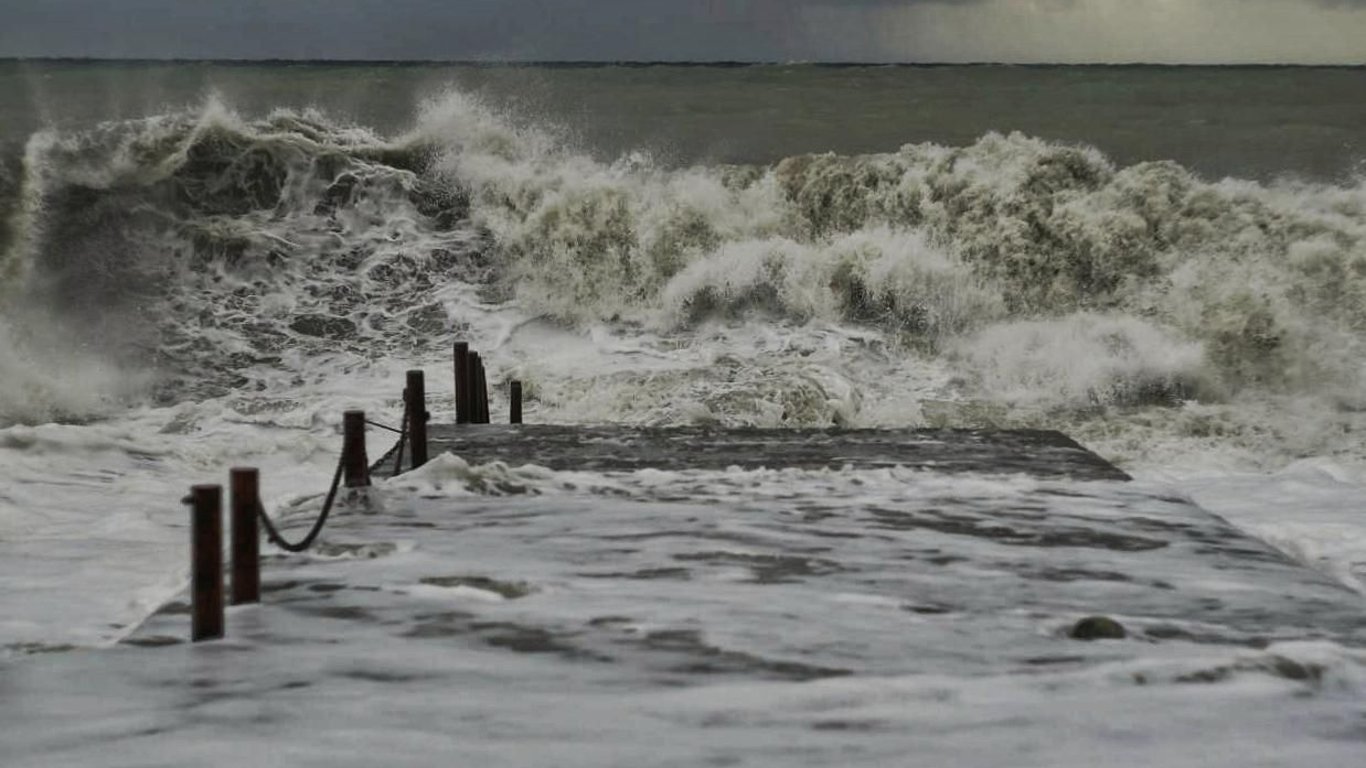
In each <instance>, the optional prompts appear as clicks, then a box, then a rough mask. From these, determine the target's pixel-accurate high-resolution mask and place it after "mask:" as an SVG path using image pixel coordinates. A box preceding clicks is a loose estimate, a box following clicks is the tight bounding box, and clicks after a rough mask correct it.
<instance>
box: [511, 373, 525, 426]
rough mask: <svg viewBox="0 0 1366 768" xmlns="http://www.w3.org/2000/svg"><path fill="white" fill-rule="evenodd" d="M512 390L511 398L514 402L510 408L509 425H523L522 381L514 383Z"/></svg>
mask: <svg viewBox="0 0 1366 768" xmlns="http://www.w3.org/2000/svg"><path fill="white" fill-rule="evenodd" d="M510 389H511V391H510V393H509V398H510V399H511V400H512V405H511V406H510V407H509V409H508V423H509V424H521V423H522V382H520V381H514V382H512V386H511V388H510Z"/></svg>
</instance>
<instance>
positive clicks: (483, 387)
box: [479, 358, 489, 424]
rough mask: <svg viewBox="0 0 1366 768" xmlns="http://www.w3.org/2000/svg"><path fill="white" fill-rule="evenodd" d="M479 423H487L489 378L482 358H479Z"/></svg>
mask: <svg viewBox="0 0 1366 768" xmlns="http://www.w3.org/2000/svg"><path fill="white" fill-rule="evenodd" d="M479 423H480V424H488V423H489V379H488V374H487V373H485V371H484V361H483V359H482V358H481V359H480V360H479Z"/></svg>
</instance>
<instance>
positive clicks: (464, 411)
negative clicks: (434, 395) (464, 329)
mask: <svg viewBox="0 0 1366 768" xmlns="http://www.w3.org/2000/svg"><path fill="white" fill-rule="evenodd" d="M455 423H456V424H468V423H470V345H469V343H468V342H464V341H457V342H455Z"/></svg>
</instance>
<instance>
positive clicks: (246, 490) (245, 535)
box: [229, 468, 261, 605]
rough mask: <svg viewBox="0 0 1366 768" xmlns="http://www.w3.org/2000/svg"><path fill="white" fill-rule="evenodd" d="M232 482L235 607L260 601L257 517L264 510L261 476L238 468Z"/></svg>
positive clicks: (233, 473) (259, 543) (231, 475)
mask: <svg viewBox="0 0 1366 768" xmlns="http://www.w3.org/2000/svg"><path fill="white" fill-rule="evenodd" d="M229 477H230V478H231V480H232V482H231V483H230V485H231V487H232V596H231V597H232V604H233V605H242V604H243V603H259V602H261V534H260V533H259V532H258V530H257V523H256V515H257V513H258V510H260V508H261V473H260V472H258V471H257V470H255V469H246V468H238V469H234V470H232V471H231V472H229Z"/></svg>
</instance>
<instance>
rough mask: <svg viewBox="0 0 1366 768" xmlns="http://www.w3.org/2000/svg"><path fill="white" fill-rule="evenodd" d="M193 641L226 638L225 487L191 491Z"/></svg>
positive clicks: (191, 616) (201, 487) (203, 486)
mask: <svg viewBox="0 0 1366 768" xmlns="http://www.w3.org/2000/svg"><path fill="white" fill-rule="evenodd" d="M190 507H191V509H190V639H191V640H192V641H194V642H196V643H197V642H199V641H201V640H216V639H218V638H220V637H222V636H223V486H221V485H196V486H194V487H193V488H191V489H190Z"/></svg>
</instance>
